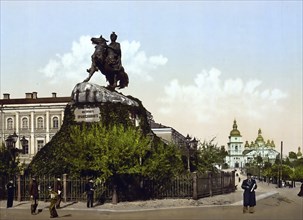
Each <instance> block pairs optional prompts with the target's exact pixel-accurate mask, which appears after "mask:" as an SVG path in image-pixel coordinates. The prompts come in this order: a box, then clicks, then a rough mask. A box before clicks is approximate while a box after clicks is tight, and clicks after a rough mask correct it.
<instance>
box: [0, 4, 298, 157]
mask: <svg viewBox="0 0 303 220" xmlns="http://www.w3.org/2000/svg"><path fill="white" fill-rule="evenodd" d="M0 1H1V44H0V46H1V62H0V64H1V72H0V93H1V96H2V94H3V93H9V94H10V95H11V98H24V97H25V93H27V92H37V93H38V97H50V96H51V93H52V92H56V93H57V96H70V95H71V91H72V90H73V88H74V87H75V85H76V84H77V83H79V82H82V81H83V80H84V79H85V78H86V77H87V75H88V73H87V72H86V69H88V68H89V67H90V64H91V55H92V53H93V52H94V46H93V45H92V44H91V41H90V38H91V37H99V36H100V35H102V36H103V37H104V38H106V39H108V40H109V36H110V34H111V33H112V32H113V31H114V32H115V33H116V34H117V35H118V39H117V41H118V42H119V43H120V44H121V50H122V65H123V66H124V68H125V71H126V72H127V74H128V76H129V86H128V87H127V88H125V89H122V90H120V92H122V93H123V94H124V95H131V96H133V97H136V98H138V99H140V100H141V101H142V103H143V105H144V107H145V108H146V109H147V110H148V111H149V112H151V114H152V115H153V118H154V120H155V121H156V122H157V123H161V124H163V125H166V126H169V127H173V128H174V129H175V130H177V131H178V132H180V133H181V134H183V135H184V136H186V135H187V134H189V135H190V136H192V137H195V138H196V139H199V140H200V141H210V140H211V139H213V138H215V143H217V144H218V146H221V145H225V146H227V142H228V136H229V134H230V131H231V130H232V126H233V121H234V120H236V121H237V124H238V129H239V131H240V132H241V135H242V139H243V141H244V142H245V141H248V142H249V143H250V142H251V141H255V139H256V138H257V135H258V129H261V130H262V135H263V138H264V139H265V141H267V140H270V141H271V140H273V141H274V143H275V144H276V150H277V151H279V152H280V146H281V142H283V154H287V152H289V151H295V152H297V149H298V147H301V149H302V140H303V137H302V133H303V131H302V99H303V97H302V75H303V73H302V72H303V68H302V11H303V7H302V1H72V0H70V1H51V0H49V1H4V0H0ZM90 82H92V83H96V84H99V85H102V86H106V85H107V82H106V81H105V77H104V75H102V74H101V73H95V74H94V76H93V77H92V79H91V80H90ZM1 98H2V97H1Z"/></svg>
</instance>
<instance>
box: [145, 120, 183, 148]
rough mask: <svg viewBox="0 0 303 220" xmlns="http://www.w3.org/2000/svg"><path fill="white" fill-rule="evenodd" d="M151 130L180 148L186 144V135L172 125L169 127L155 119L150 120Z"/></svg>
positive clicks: (166, 141)
mask: <svg viewBox="0 0 303 220" xmlns="http://www.w3.org/2000/svg"><path fill="white" fill-rule="evenodd" d="M150 126H151V130H152V131H153V132H154V133H155V135H157V136H158V137H160V138H161V139H162V140H163V141H164V142H165V143H173V144H175V145H177V146H179V147H180V148H182V147H183V146H185V143H186V140H185V137H184V136H183V135H182V134H180V133H179V132H178V131H176V130H175V129H174V128H172V127H168V126H165V125H162V124H159V123H156V122H154V121H151V122H150Z"/></svg>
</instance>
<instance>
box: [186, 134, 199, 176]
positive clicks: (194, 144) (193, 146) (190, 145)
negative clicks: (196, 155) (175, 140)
mask: <svg viewBox="0 0 303 220" xmlns="http://www.w3.org/2000/svg"><path fill="white" fill-rule="evenodd" d="M185 142H186V148H187V171H188V172H190V150H191V149H196V147H197V144H198V141H197V140H196V138H194V139H192V140H191V137H190V136H189V135H188V134H187V136H186V137H185Z"/></svg>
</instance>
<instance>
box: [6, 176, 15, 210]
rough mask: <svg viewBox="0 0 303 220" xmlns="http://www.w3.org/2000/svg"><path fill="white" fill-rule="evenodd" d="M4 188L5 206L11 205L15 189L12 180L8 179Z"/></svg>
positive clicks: (9, 206)
mask: <svg viewBox="0 0 303 220" xmlns="http://www.w3.org/2000/svg"><path fill="white" fill-rule="evenodd" d="M6 190H7V205H6V207H7V208H11V207H13V201H14V191H15V185H14V182H13V180H10V181H9V182H8V183H7V184H6Z"/></svg>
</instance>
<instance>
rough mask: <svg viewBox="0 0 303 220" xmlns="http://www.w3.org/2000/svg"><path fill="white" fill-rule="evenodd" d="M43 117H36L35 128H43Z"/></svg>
mask: <svg viewBox="0 0 303 220" xmlns="http://www.w3.org/2000/svg"><path fill="white" fill-rule="evenodd" d="M43 127H44V126H43V118H42V117H38V118H37V128H38V129H43Z"/></svg>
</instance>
